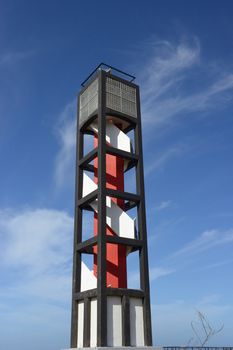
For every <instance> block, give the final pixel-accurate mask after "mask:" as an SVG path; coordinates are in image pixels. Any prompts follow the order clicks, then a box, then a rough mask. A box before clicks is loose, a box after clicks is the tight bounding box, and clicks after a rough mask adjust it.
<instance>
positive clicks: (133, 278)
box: [128, 267, 175, 288]
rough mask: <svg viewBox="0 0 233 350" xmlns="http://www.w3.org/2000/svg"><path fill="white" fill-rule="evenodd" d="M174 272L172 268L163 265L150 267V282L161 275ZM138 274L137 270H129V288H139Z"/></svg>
mask: <svg viewBox="0 0 233 350" xmlns="http://www.w3.org/2000/svg"><path fill="white" fill-rule="evenodd" d="M173 272H175V270H174V269H170V268H165V267H152V268H150V270H149V275H150V282H153V281H155V280H157V279H159V278H161V277H165V276H168V275H170V274H172V273H173ZM139 281H140V274H139V272H138V271H130V274H129V286H128V287H129V288H140V287H139Z"/></svg>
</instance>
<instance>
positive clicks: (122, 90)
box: [106, 77, 137, 118]
mask: <svg viewBox="0 0 233 350" xmlns="http://www.w3.org/2000/svg"><path fill="white" fill-rule="evenodd" d="M106 106H107V107H108V108H111V109H113V110H115V111H118V112H121V113H124V114H128V115H130V116H132V117H135V118H137V108H136V89H135V88H133V87H131V86H129V85H127V84H124V83H121V82H120V81H118V80H115V79H112V78H109V77H107V82H106Z"/></svg>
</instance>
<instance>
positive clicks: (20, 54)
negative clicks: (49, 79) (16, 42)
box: [0, 50, 35, 67]
mask: <svg viewBox="0 0 233 350" xmlns="http://www.w3.org/2000/svg"><path fill="white" fill-rule="evenodd" d="M34 53H35V51H33V50H30V51H15V52H3V53H0V67H1V66H3V65H4V66H5V65H11V64H14V63H17V62H20V61H22V60H25V59H28V58H29V57H31V56H32V55H33V54H34Z"/></svg>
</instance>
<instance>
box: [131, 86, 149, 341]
mask: <svg viewBox="0 0 233 350" xmlns="http://www.w3.org/2000/svg"><path fill="white" fill-rule="evenodd" d="M136 94H137V99H136V100H137V125H136V127H135V134H134V135H135V151H136V154H138V155H139V161H138V163H137V166H136V187H137V194H139V195H140V202H139V204H138V229H139V236H140V239H141V240H142V241H143V246H142V249H141V251H140V286H141V289H142V290H143V292H144V300H143V315H144V336H145V345H146V346H152V330H151V310H150V282H149V266H148V248H147V229H146V209H145V189H144V172H143V149H142V128H141V109H140V93H139V87H137V89H136Z"/></svg>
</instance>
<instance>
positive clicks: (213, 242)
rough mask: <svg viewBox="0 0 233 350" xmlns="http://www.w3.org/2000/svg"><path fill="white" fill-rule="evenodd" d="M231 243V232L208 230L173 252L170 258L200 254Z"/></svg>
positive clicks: (232, 236) (232, 240)
mask: <svg viewBox="0 0 233 350" xmlns="http://www.w3.org/2000/svg"><path fill="white" fill-rule="evenodd" d="M231 242H233V230H232V229H230V230H227V231H218V230H210V231H205V232H203V233H202V234H201V235H200V236H199V237H197V238H196V239H194V240H192V241H191V242H190V243H188V244H187V245H185V246H184V247H183V248H181V249H179V250H177V251H176V252H174V253H173V254H172V255H171V256H170V258H177V257H180V256H184V255H187V254H188V255H190V254H192V255H194V254H198V253H202V252H204V251H206V250H208V249H211V248H214V247H216V246H220V245H224V244H228V243H231Z"/></svg>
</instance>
